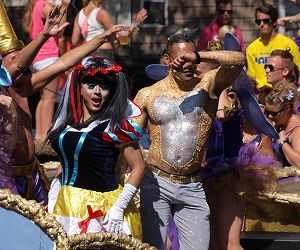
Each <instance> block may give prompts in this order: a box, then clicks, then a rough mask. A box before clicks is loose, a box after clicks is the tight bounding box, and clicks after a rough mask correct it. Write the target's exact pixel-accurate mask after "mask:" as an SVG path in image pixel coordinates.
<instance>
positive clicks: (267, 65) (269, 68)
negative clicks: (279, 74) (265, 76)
mask: <svg viewBox="0 0 300 250" xmlns="http://www.w3.org/2000/svg"><path fill="white" fill-rule="evenodd" d="M264 68H265V70H267V69H268V70H269V71H270V72H274V71H278V70H284V69H285V68H275V67H274V66H273V65H272V64H265V65H264Z"/></svg>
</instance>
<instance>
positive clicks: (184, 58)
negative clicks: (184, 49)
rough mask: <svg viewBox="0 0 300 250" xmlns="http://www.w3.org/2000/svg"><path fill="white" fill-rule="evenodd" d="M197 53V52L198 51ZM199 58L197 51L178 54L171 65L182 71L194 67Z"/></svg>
mask: <svg viewBox="0 0 300 250" xmlns="http://www.w3.org/2000/svg"><path fill="white" fill-rule="evenodd" d="M196 53H197V52H196ZM196 60H197V58H196V55H195V53H192V52H191V53H184V54H181V55H179V56H177V57H176V58H175V59H174V60H173V61H172V62H171V64H170V67H171V68H173V69H175V70H176V71H181V70H184V69H187V68H190V67H192V66H193V65H194V64H195V62H196Z"/></svg>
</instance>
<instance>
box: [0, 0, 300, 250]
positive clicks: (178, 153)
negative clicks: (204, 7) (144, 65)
mask: <svg viewBox="0 0 300 250" xmlns="http://www.w3.org/2000/svg"><path fill="white" fill-rule="evenodd" d="M73 1H74V0H71V1H70V2H69V1H61V3H60V5H55V4H54V3H53V1H47V0H37V1H28V6H27V12H26V15H25V22H24V26H25V28H26V31H27V32H28V33H29V34H30V37H31V39H32V41H31V42H30V43H29V44H28V45H26V46H24V44H23V43H22V41H20V40H18V38H17V36H16V34H15V33H14V31H13V29H12V27H11V24H10V21H9V19H8V17H7V15H6V14H5V9H4V6H3V5H2V3H1V6H0V8H2V10H3V11H1V12H0V13H2V14H1V15H2V16H0V22H1V23H3V24H4V26H5V27H7V30H8V34H9V35H8V36H7V35H6V36H5V38H4V39H3V41H1V43H0V53H1V56H2V61H1V68H0V156H1V157H0V188H1V189H9V190H10V191H11V192H12V193H13V194H19V195H21V196H22V197H24V198H26V199H33V200H36V201H37V202H39V203H40V204H41V205H43V206H45V209H47V211H48V212H49V213H51V214H54V215H55V217H56V218H57V220H58V221H59V222H60V223H61V225H62V226H63V228H64V230H65V231H66V233H67V234H70V235H72V234H82V233H89V232H101V231H104V232H107V231H109V232H115V233H126V234H129V235H132V236H134V237H136V238H139V239H141V240H143V241H144V242H146V243H149V244H150V245H153V246H155V247H156V248H157V249H173V250H175V249H183V250H188V249H212V250H219V249H234V250H235V249H243V248H242V246H241V244H240V232H241V230H242V227H243V221H244V219H245V209H246V200H245V197H246V196H247V195H255V194H257V193H258V192H264V191H267V190H274V189H273V188H274V186H276V185H275V183H276V176H275V174H274V171H275V169H281V168H283V167H288V166H294V167H297V168H300V140H299V138H300V117H299V111H300V110H299V109H300V108H299V103H300V102H299V67H300V53H299V48H298V47H297V44H296V43H295V42H294V41H293V40H292V39H291V38H288V37H287V36H284V35H282V34H278V33H277V28H278V25H284V24H285V23H287V22H297V21H298V20H299V17H298V15H297V16H294V17H283V18H279V14H278V9H277V8H276V7H274V6H273V5H270V4H263V5H262V6H259V7H258V8H256V9H255V12H254V13H253V16H254V19H255V23H256V25H257V29H258V32H259V37H258V38H257V39H255V40H254V41H252V42H251V43H250V44H248V45H247V46H246V44H245V42H244V39H243V35H242V31H241V29H240V28H239V27H238V26H236V25H235V24H234V22H233V15H232V13H233V7H234V6H233V3H232V1H231V0H216V14H215V18H214V19H213V21H212V23H211V24H209V25H208V26H207V27H205V28H204V29H203V30H202V31H201V32H200V34H199V38H198V41H196V42H195V41H194V40H193V39H192V38H191V37H190V36H189V34H187V33H184V32H183V33H177V34H174V35H172V36H170V37H169V38H168V40H167V41H166V46H165V47H164V49H163V50H162V51H163V53H162V56H161V60H160V63H161V65H155V67H153V69H154V71H153V72H152V73H151V74H150V75H152V76H154V75H155V80H157V82H156V83H154V84H153V85H151V86H148V87H145V88H142V89H140V90H139V91H138V93H137V95H136V96H135V97H134V99H133V101H131V100H129V97H130V94H131V93H130V91H129V87H128V83H127V79H126V76H125V75H124V73H123V68H122V66H121V65H119V64H118V62H116V60H115V58H114V52H115V51H116V50H118V49H120V48H121V47H122V44H121V43H120V40H119V38H120V34H121V33H120V32H122V31H124V30H127V31H128V35H129V36H130V35H132V34H133V32H138V31H137V27H138V26H139V25H140V24H142V23H143V22H144V21H145V20H146V18H147V15H148V14H147V10H145V9H141V10H140V11H139V12H138V13H137V14H136V15H135V17H134V18H133V21H132V23H131V24H114V23H113V21H112V18H111V16H110V14H109V12H108V11H107V10H105V8H104V7H103V2H104V0H90V1H82V2H81V3H80V4H78V3H77V4H76V3H75V2H76V1H74V2H73ZM291 2H294V3H295V4H299V3H298V1H291ZM71 7H72V8H71ZM68 12H72V13H73V16H71V17H70V14H69V13H68ZM67 26H72V28H71V29H70V27H69V28H68V32H66V27H67ZM70 30H71V32H70ZM0 32H2V31H0ZM228 33H229V35H228ZM0 35H1V34H0ZM228 37H229V38H228ZM226 39H229V40H226ZM230 39H231V40H230ZM59 41H61V42H59ZM64 42H66V43H64ZM66 44H67V45H66ZM233 48H234V49H233ZM166 69H167V70H166ZM62 75H65V76H66V78H64V77H62ZM63 79H65V82H63V84H62V86H61V92H60V95H61V96H60V98H59V103H58V106H57V108H56V107H55V102H56V101H57V99H58V98H57V96H56V95H57V92H58V89H59V81H63ZM38 91H40V93H41V100H40V102H39V104H38V105H37V108H36V126H35V128H36V129H35V134H34V133H33V129H32V119H31V113H30V109H29V104H28V98H29V97H30V96H31V95H32V94H33V93H34V92H38ZM249 96H250V97H249ZM245 97H247V100H248V103H246V104H247V105H245V99H244V100H243V98H245ZM246 106H247V107H246ZM248 106H250V109H249V107H248ZM251 108H252V110H251ZM249 110H250V111H251V112H256V114H257V119H255V121H254V120H253V119H251V118H253V115H252V116H251V115H249V112H250V111H249ZM144 135H147V136H148V138H149V140H147V144H148V145H146V146H145V141H142V138H145V137H143V136H144ZM35 141H42V143H45V144H49V145H51V147H52V148H53V150H54V151H55V153H56V154H57V156H58V158H59V160H60V167H59V168H58V170H57V175H56V178H55V179H54V180H52V182H51V183H49V180H48V179H47V176H46V175H45V171H44V169H43V166H42V165H41V164H40V163H39V161H38V159H37V157H36V152H35V144H36V143H35ZM122 161H124V162H126V164H125V169H124V168H123V169H122V171H123V172H126V178H125V180H123V181H122V180H121V179H120V178H119V177H120V176H121V175H120V173H119V172H120V162H122ZM123 174H125V173H123ZM137 193H139V195H140V200H139V205H140V206H139V207H137V206H136V203H135V202H133V200H134V197H135V195H136V194H137Z"/></svg>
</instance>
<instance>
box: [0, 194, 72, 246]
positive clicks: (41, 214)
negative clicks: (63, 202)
mask: <svg viewBox="0 0 300 250" xmlns="http://www.w3.org/2000/svg"><path fill="white" fill-rule="evenodd" d="M0 206H1V207H3V208H5V209H8V210H12V211H15V212H17V213H18V214H21V215H23V216H24V217H26V218H28V219H29V220H31V221H33V222H34V223H35V224H36V225H37V226H38V227H40V228H41V230H43V231H44V232H45V233H46V234H47V235H48V236H49V238H50V239H51V240H53V241H54V242H55V246H56V249H57V250H66V249H70V244H69V240H68V237H67V234H66V233H65V231H64V229H63V228H62V226H61V225H60V224H59V223H58V222H57V221H56V219H55V217H54V216H53V215H51V214H49V213H47V212H46V211H45V210H44V208H43V207H42V206H41V205H40V204H39V203H37V202H36V201H34V200H26V199H24V198H22V197H21V196H20V195H14V194H12V193H11V192H10V191H9V190H8V189H3V190H0Z"/></svg>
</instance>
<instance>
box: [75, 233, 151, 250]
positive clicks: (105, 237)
mask: <svg viewBox="0 0 300 250" xmlns="http://www.w3.org/2000/svg"><path fill="white" fill-rule="evenodd" d="M69 238H70V243H71V248H72V249H73V250H76V249H78V250H79V249H89V248H93V247H103V246H105V247H107V248H105V249H111V250H113V249H124V250H157V249H156V248H155V247H153V246H150V245H149V244H146V243H143V242H142V241H140V240H138V239H136V238H133V237H131V236H129V235H126V234H116V233H109V232H99V233H88V234H78V235H71V236H69Z"/></svg>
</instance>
